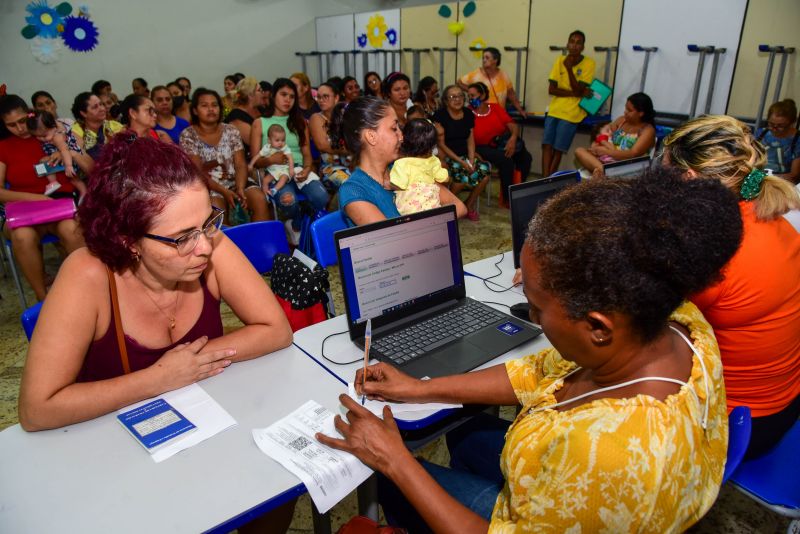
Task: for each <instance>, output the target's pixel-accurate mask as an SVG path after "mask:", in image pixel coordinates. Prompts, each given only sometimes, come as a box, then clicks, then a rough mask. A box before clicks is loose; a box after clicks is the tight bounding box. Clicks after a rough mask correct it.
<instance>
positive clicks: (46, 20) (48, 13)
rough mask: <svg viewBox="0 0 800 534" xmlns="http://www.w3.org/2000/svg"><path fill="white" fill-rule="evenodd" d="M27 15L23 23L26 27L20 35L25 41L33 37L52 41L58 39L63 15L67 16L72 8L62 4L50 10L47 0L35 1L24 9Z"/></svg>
mask: <svg viewBox="0 0 800 534" xmlns="http://www.w3.org/2000/svg"><path fill="white" fill-rule="evenodd" d="M25 11H27V12H28V15H27V16H26V17H25V22H27V23H28V26H26V27H25V28H23V29H22V35H23V37H25V38H26V39H33V38H34V37H44V38H46V39H52V38H54V37H58V27H59V25H60V24H62V22H63V18H62V17H63V15H69V14H70V12H71V11H72V6H70V5H69V4H68V3H66V2H64V3H62V4H59V5H58V7H56V8H52V7H50V6H49V5H47V0H36V1H35V2H31V3H30V4H28V5H27V6H26V7H25Z"/></svg>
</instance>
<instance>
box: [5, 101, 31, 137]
mask: <svg viewBox="0 0 800 534" xmlns="http://www.w3.org/2000/svg"><path fill="white" fill-rule="evenodd" d="M15 110H20V111H22V112H23V113H28V112H29V110H28V104H27V103H26V102H25V101H24V100H23V99H22V98H21V97H20V96H19V95H4V96H0V139H5V138H6V137H8V136H10V135H11V132H9V131H8V128H6V125H5V122H4V121H3V120H2V119H3V117H5V116H6V115H8V114H9V113H11V112H12V111H15Z"/></svg>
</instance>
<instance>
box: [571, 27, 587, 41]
mask: <svg viewBox="0 0 800 534" xmlns="http://www.w3.org/2000/svg"><path fill="white" fill-rule="evenodd" d="M573 35H580V37H581V40H582V41H583V44H586V34H585V33H583V32H582V31H580V30H575V31H573V32H572V33H570V34H569V37H567V40H569V39H572V36H573Z"/></svg>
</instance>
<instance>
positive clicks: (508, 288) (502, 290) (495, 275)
mask: <svg viewBox="0 0 800 534" xmlns="http://www.w3.org/2000/svg"><path fill="white" fill-rule="evenodd" d="M505 256H506V253H505V252H503V253H502V254H500V259H499V260H497V263H495V264H494V267H495V269H497V274H493V275H492V276H490V277H488V278H484V279H483V285H484V286H485V287H486V289H488V290H489V291H492V292H493V293H505V292H506V291H509V290H511V289H514V286H513V285H511V286H509V287H506V288H504V289H494V288H493V287H489V284H487V283H486V282H488V281H489V280H491V279H492V278H497V277H498V276H500V275H501V274H503V269H501V268H500V264H501V263H502V262H503V258H505ZM497 285H500V284H497ZM500 287H503V286H500Z"/></svg>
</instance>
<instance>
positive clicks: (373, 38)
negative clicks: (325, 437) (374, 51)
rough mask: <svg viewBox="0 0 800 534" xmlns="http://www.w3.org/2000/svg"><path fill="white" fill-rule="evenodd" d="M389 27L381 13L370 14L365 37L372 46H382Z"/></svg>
mask: <svg viewBox="0 0 800 534" xmlns="http://www.w3.org/2000/svg"><path fill="white" fill-rule="evenodd" d="M388 29H389V27H388V26H387V25H386V21H385V20H384V19H383V16H382V15H372V16H371V17H370V18H369V22H367V39H369V44H370V46H371V47H372V48H383V41H384V40H386V31H387V30H388Z"/></svg>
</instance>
